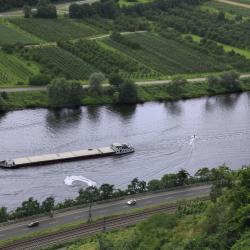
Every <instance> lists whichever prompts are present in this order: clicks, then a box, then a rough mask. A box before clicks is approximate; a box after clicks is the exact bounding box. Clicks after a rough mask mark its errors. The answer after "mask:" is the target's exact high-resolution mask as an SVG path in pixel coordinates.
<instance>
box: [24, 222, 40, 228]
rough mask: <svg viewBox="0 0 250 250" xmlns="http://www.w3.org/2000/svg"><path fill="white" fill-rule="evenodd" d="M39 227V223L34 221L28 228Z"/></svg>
mask: <svg viewBox="0 0 250 250" xmlns="http://www.w3.org/2000/svg"><path fill="white" fill-rule="evenodd" d="M38 225H39V221H32V222H30V223H29V224H28V225H27V226H28V227H37V226H38Z"/></svg>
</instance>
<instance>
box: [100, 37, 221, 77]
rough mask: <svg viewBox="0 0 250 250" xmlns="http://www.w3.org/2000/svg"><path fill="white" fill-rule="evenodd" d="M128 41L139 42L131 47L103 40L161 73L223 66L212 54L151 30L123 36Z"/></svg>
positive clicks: (204, 70)
mask: <svg viewBox="0 0 250 250" xmlns="http://www.w3.org/2000/svg"><path fill="white" fill-rule="evenodd" d="M126 38H127V39H128V40H130V41H131V42H136V43H137V44H140V48H139V49H131V48H129V47H128V46H125V45H124V44H121V43H118V42H115V41H113V40H111V39H109V38H108V39H105V43H107V44H108V45H110V46H112V47H114V48H116V49H119V50H121V51H122V52H123V53H126V54H127V55H129V56H131V57H133V58H136V59H138V60H140V61H142V62H144V63H145V64H147V65H148V66H149V67H152V68H153V69H155V70H159V71H160V72H161V73H162V74H165V75H169V74H178V73H194V72H209V71H210V72H211V71H216V70H222V69H223V68H224V66H223V65H222V64H221V63H219V62H218V61H216V59H214V58H213V57H212V56H208V55H206V54H204V53H202V52H201V51H198V50H197V49H194V48H192V47H190V46H188V45H187V44H185V43H180V42H177V41H174V40H171V39H167V38H164V37H161V36H159V35H156V34H152V33H140V34H131V35H128V36H126Z"/></svg>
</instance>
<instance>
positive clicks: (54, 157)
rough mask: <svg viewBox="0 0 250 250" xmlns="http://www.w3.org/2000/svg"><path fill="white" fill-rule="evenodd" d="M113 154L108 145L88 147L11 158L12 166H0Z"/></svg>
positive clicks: (27, 164)
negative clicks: (86, 148)
mask: <svg viewBox="0 0 250 250" xmlns="http://www.w3.org/2000/svg"><path fill="white" fill-rule="evenodd" d="M111 155H115V151H114V150H113V149H112V148H110V147H105V148H98V149H88V150H79V151H72V152H65V153H58V154H48V155H41V156H31V157H24V158H17V159H14V160H12V161H13V162H14V165H13V166H10V167H5V166H1V167H2V168H6V169H14V168H21V167H32V166H41V165H47V164H56V163H62V162H70V161H79V160H84V159H90V158H100V157H106V156H111Z"/></svg>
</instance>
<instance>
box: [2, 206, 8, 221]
mask: <svg viewBox="0 0 250 250" xmlns="http://www.w3.org/2000/svg"><path fill="white" fill-rule="evenodd" d="M8 217H9V215H8V212H7V208H6V207H0V222H5V221H7V220H8Z"/></svg>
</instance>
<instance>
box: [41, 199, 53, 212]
mask: <svg viewBox="0 0 250 250" xmlns="http://www.w3.org/2000/svg"><path fill="white" fill-rule="evenodd" d="M54 206H55V199H54V198H53V197H48V198H46V199H45V200H44V201H43V202H42V204H41V210H42V211H43V212H52V211H53V209H54Z"/></svg>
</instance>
